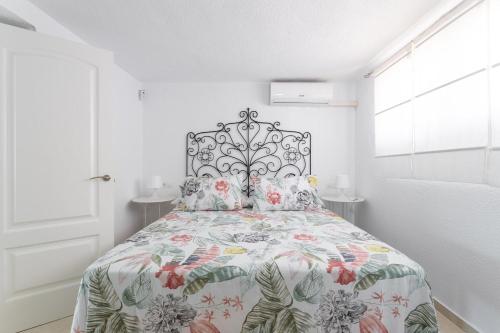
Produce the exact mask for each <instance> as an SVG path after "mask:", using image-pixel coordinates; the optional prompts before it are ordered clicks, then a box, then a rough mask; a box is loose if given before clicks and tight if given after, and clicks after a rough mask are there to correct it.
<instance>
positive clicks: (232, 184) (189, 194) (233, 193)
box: [179, 176, 243, 211]
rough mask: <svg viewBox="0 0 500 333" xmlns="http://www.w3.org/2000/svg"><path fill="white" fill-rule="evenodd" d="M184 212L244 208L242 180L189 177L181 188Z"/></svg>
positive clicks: (235, 178)
mask: <svg viewBox="0 0 500 333" xmlns="http://www.w3.org/2000/svg"><path fill="white" fill-rule="evenodd" d="M181 192H182V200H181V202H180V203H179V207H181V206H182V207H184V208H185V209H184V210H187V211H195V210H237V209H241V208H242V207H243V196H242V190H241V184H240V180H239V178H238V177H237V176H230V177H218V178H211V177H199V178H197V177H187V178H186V179H185V181H184V185H183V186H181Z"/></svg>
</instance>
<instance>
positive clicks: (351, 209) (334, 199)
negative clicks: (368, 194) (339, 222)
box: [321, 195, 365, 224]
mask: <svg viewBox="0 0 500 333" xmlns="http://www.w3.org/2000/svg"><path fill="white" fill-rule="evenodd" d="M321 200H323V202H324V203H325V205H326V208H327V209H329V210H331V211H335V213H337V214H339V215H340V216H342V217H343V218H344V219H346V220H347V221H350V222H352V223H353V224H355V212H356V205H357V204H359V203H361V202H364V201H365V199H364V198H361V197H347V196H338V195H324V196H321ZM337 205H341V206H342V208H341V209H340V213H339V211H338V209H336V207H335V206H337Z"/></svg>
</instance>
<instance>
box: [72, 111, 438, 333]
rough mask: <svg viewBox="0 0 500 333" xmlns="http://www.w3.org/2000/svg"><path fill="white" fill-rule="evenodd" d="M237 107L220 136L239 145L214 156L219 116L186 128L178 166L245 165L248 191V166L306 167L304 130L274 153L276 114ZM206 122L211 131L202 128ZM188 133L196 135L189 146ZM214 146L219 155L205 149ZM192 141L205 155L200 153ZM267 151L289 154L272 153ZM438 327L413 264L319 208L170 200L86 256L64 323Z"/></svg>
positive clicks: (192, 169)
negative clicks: (203, 207)
mask: <svg viewBox="0 0 500 333" xmlns="http://www.w3.org/2000/svg"><path fill="white" fill-rule="evenodd" d="M240 115H241V116H242V118H243V120H242V121H241V122H235V123H231V126H234V127H233V129H238V128H239V130H240V132H241V133H243V134H242V135H240V134H238V135H240V136H241V139H242V140H243V141H244V144H242V145H240V144H239V143H236V141H235V140H234V138H233V139H232V140H233V141H232V142H231V144H230V146H231V147H232V148H231V147H229V148H231V149H233V150H235V149H239V153H238V157H237V160H235V161H233V162H234V163H232V164H231V163H230V162H228V160H231V158H232V156H229V158H228V157H227V156H226V157H223V158H222V161H223V162H220V160H219V162H218V161H217V159H218V158H219V157H220V156H223V155H224V154H223V153H222V154H221V153H220V151H217V149H220V145H224V144H225V143H227V142H228V140H229V139H228V133H229V134H234V132H235V131H233V132H232V133H231V131H230V130H229V129H230V127H229V125H228V124H220V126H219V130H218V131H214V133H215V134H214V133H211V132H200V133H202V134H201V135H199V133H197V134H194V133H190V134H188V143H187V146H188V147H187V150H186V151H187V155H188V158H187V161H186V169H187V170H188V171H187V174H190V173H193V174H195V175H198V173H199V172H201V173H202V174H206V173H210V172H212V173H211V174H212V175H213V174H214V173H218V174H221V173H222V172H221V168H223V169H222V171H224V172H230V173H231V172H234V171H232V170H237V171H238V170H243V171H244V172H245V173H246V175H247V178H246V187H245V191H247V193H248V194H251V193H252V191H253V190H254V189H253V188H252V185H251V183H250V182H249V181H248V178H249V177H250V176H251V175H252V173H255V174H261V175H262V174H264V175H269V174H272V175H273V176H276V175H279V174H280V173H283V172H285V173H286V174H290V173H296V174H302V173H307V172H310V162H311V160H310V134H307V135H305V134H304V133H300V132H292V134H290V135H291V136H292V137H294V138H295V139H296V140H297V141H300V139H301V138H302V139H305V140H306V141H307V144H303V143H300V142H293V144H290V145H287V144H285V145H284V146H282V147H285V151H286V150H287V149H288V151H289V153H288V154H284V153H279V156H278V151H279V150H280V149H278V148H276V150H274V148H273V147H271V146H272V144H266V141H265V140H267V139H266V138H270V140H271V142H273V141H279V140H281V141H280V142H282V141H283V139H284V138H285V140H287V139H286V136H287V134H286V133H284V134H279V135H278V136H275V137H274V139H273V138H272V136H273V135H274V134H273V133H270V132H272V131H274V129H277V123H272V124H269V123H265V124H267V125H263V123H260V124H259V127H257V125H255V124H254V125H252V124H251V123H252V121H255V120H254V118H255V117H256V113H255V114H254V115H253V117H252V114H251V111H249V110H247V111H245V112H244V113H242V114H240ZM262 128H266V130H265V134H263V136H262V137H261V139H258V141H257V143H258V144H257V145H255V146H254V147H253V148H252V141H251V140H249V141H245V140H247V138H252V137H254V138H259V134H256V135H255V136H253V134H254V133H249V135H245V131H248V132H251V131H257V130H259V131H260V130H262ZM207 133H208V134H209V135H211V134H214V135H213V136H214V137H215V139H214V141H213V142H211V141H210V140H208V139H201V137H204V136H205V135H207ZM297 133H299V134H300V135H297ZM197 135H198V136H197ZM220 135H225V138H224V139H222V138H221V137H220ZM217 136H219V137H218V138H217ZM196 140H199V141H198V143H196ZM291 140H292V141H293V139H291ZM193 141H195V145H196V144H198V145H199V146H198V147H196V148H192V147H191V148H190V147H189V144H190V143H191V144H192V143H193ZM214 142H215V144H214ZM201 143H203V145H200V144H201ZM221 143H222V144H221ZM219 144H220V145H219ZM280 144H281V143H280ZM206 145H209V147H210V148H206V147H207V146H206ZM202 146H203V147H202ZM259 146H261V147H265V149H267V150H266V151H267V154H262V155H259V154H260V153H259V152H257V153H255V154H256V155H254V156H257V158H258V156H271V157H270V158H271V161H274V164H272V163H269V160H267V162H266V161H265V158H262V159H259V160H258V161H264V162H262V163H257V164H255V165H250V164H251V163H249V162H248V161H254V159H252V158H250V156H251V155H252V149H255V150H258V149H260V148H259ZM290 148H294V149H290ZM190 149H192V150H190ZM206 149H208V151H207V150H206ZM222 149H225V148H224V147H223V148H222ZM242 151H243V154H240V153H241V152H242ZM248 151H250V152H248ZM216 152H217V153H218V154H217V155H216V156H219V157H215V155H214V156H212V158H211V155H210V154H209V153H212V154H215V153H216ZM226 152H227V151H226ZM229 152H230V154H234V151H233V152H231V150H229ZM291 152H294V153H296V154H299V155H300V156H299V157H298V158H297V156H291ZM200 153H201V154H205V155H204V156H201V157H200V158H198V156H200ZM242 156H243V157H242ZM245 156H247V157H248V159H247V160H245V158H244V157H245ZM275 156H278V157H280V156H281V157H282V158H284V156H287V158H286V159H285V162H282V163H281V165H280V164H278V162H277V161H278V160H277V159H276V157H275ZM238 160H241V161H242V162H241V161H240V162H239V161H238ZM299 161H300V163H298V162H299ZM218 163H222V164H218ZM245 163H246V165H245ZM287 163H288V164H292V165H287ZM193 164H194V165H193ZM231 165H232V166H231ZM269 169H270V170H269ZM437 331H438V328H437V323H436V316H435V309H434V306H433V303H432V297H431V292H430V287H429V285H428V284H427V282H426V280H425V272H424V270H423V269H422V267H421V266H419V265H418V264H417V263H416V262H414V261H412V260H411V259H409V258H408V257H406V256H405V255H404V254H402V253H400V252H399V251H397V250H395V249H394V248H392V247H391V246H389V245H387V244H385V243H383V242H381V241H379V240H377V239H375V238H374V237H373V236H371V235H370V234H368V233H366V232H364V231H363V230H361V229H359V228H357V227H356V226H354V225H352V224H351V223H349V222H347V221H345V220H344V219H342V218H341V217H339V216H337V215H336V214H334V213H333V212H330V211H328V210H324V209H314V210H304V211H253V210H251V209H241V210H234V211H181V210H174V211H172V212H171V213H169V214H167V215H166V216H164V217H163V218H161V219H159V220H158V221H156V222H154V223H152V224H151V225H149V226H147V227H146V228H144V229H143V230H141V231H139V232H138V233H136V234H135V235H133V236H132V237H130V238H129V239H128V240H127V241H126V242H124V243H122V244H120V245H118V246H116V247H115V248H113V249H112V250H110V251H109V252H108V253H106V254H105V255H104V256H103V257H101V258H99V259H98V260H97V261H95V262H94V263H93V264H92V265H91V266H89V267H88V269H87V270H86V271H85V273H84V277H83V279H82V283H81V287H80V290H79V294H78V299H77V304H76V309H75V314H74V318H73V326H72V332H169V333H170V332H173V333H175V332H191V333H200V332H208V333H210V332H228V333H230V332H278V333H280V332H339V333H347V332H362V333H368V332H371V333H375V332H391V333H392V332H396V333H397V332H411V333H417V332H425V333H429V332H437Z"/></svg>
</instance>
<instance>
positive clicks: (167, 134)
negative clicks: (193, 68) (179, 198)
mask: <svg viewBox="0 0 500 333" xmlns="http://www.w3.org/2000/svg"><path fill="white" fill-rule="evenodd" d="M145 89H146V98H145V102H144V177H145V178H144V179H148V178H149V177H151V175H162V176H163V177H164V179H165V181H166V182H167V183H168V184H169V185H171V186H174V187H177V185H179V184H180V183H181V182H182V179H183V177H184V175H185V156H186V155H185V154H186V153H185V145H186V134H187V132H189V131H195V132H197V131H204V130H213V129H216V124H217V123H218V122H230V121H236V120H238V119H239V118H238V113H239V111H240V110H244V109H245V108H247V107H250V108H251V109H255V110H257V111H258V112H259V119H261V120H266V121H280V122H281V128H283V129H290V130H300V131H310V132H311V134H312V172H313V173H315V174H317V175H318V176H319V177H320V182H321V183H322V184H323V185H324V184H327V183H329V182H333V181H334V179H335V176H336V175H337V174H339V173H348V174H351V176H354V112H355V111H354V109H353V108H332V107H284V106H270V105H269V97H268V96H269V91H268V90H269V84H267V83H241V82H239V83H158V82H156V83H147V84H146V85H145ZM334 89H335V90H334V91H335V99H336V100H343V101H345V100H353V99H354V97H355V86H354V84H348V83H346V84H341V83H337V84H335V85H334Z"/></svg>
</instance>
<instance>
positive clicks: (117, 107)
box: [0, 0, 142, 243]
mask: <svg viewBox="0 0 500 333" xmlns="http://www.w3.org/2000/svg"><path fill="white" fill-rule="evenodd" d="M0 6H2V7H4V8H5V9H7V10H9V11H10V12H12V13H14V14H16V15H17V16H19V17H21V18H22V19H24V20H26V21H27V22H29V23H31V24H33V25H34V26H35V27H36V29H37V31H38V32H40V33H44V34H48V35H52V36H56V37H60V38H64V39H67V40H71V41H74V42H78V43H83V44H87V43H86V42H85V41H83V40H82V39H81V38H79V37H78V36H76V35H75V34H73V33H72V32H71V31H70V30H68V29H66V28H65V27H64V26H62V25H61V24H59V23H58V22H57V21H55V20H54V19H53V18H51V17H50V16H48V15H47V14H45V12H43V11H41V10H40V9H39V8H38V7H36V6H34V5H33V4H32V3H30V2H29V1H26V0H0ZM112 84H113V91H112V94H113V101H114V103H113V110H112V112H113V116H114V117H113V118H114V119H113V126H114V127H113V148H114V149H113V150H114V151H113V153H114V160H115V165H114V172H113V174H112V175H113V176H114V177H115V179H116V183H115V198H114V205H115V243H118V242H121V241H123V240H124V239H125V238H127V237H128V236H130V235H131V234H132V233H134V232H135V231H137V230H138V229H139V228H140V227H141V226H142V225H141V223H140V222H141V218H140V217H138V215H137V214H138V213H140V212H139V211H138V210H137V207H135V208H132V207H130V206H129V201H130V199H131V198H133V197H135V196H138V195H139V193H140V192H139V191H140V179H141V177H142V103H141V102H139V101H138V99H137V90H138V89H141V87H142V83H141V82H139V81H137V80H136V79H135V78H134V77H132V76H131V75H130V74H128V73H127V72H125V71H124V70H123V69H122V68H120V67H118V66H114V68H113V78H112Z"/></svg>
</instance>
